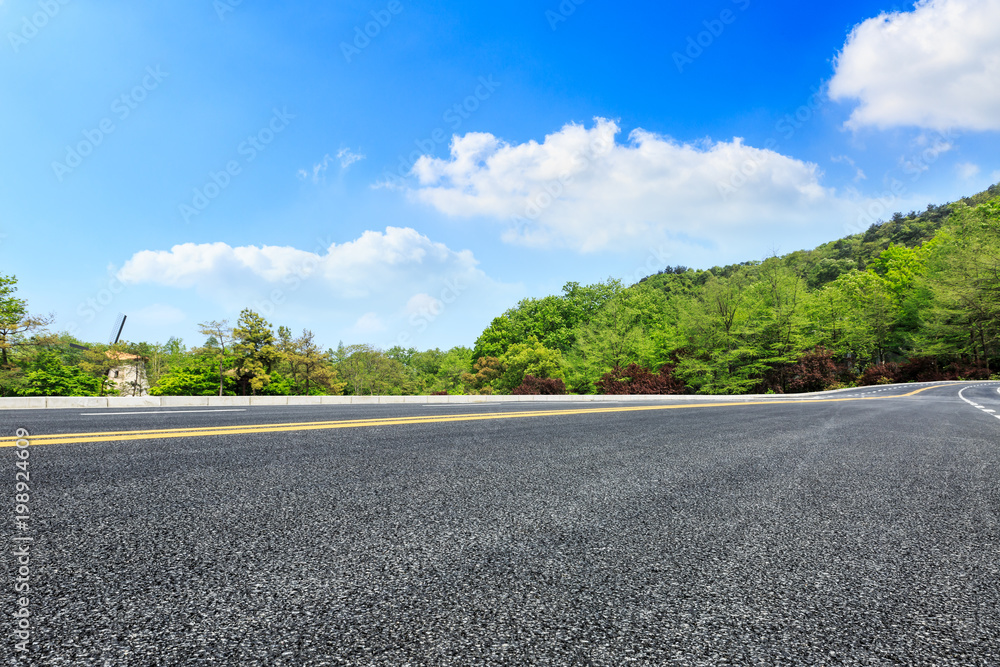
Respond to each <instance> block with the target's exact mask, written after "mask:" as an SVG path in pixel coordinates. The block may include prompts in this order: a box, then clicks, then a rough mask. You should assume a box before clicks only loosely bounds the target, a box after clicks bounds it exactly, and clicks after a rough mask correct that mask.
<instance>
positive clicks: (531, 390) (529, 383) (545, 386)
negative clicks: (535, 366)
mask: <svg viewBox="0 0 1000 667" xmlns="http://www.w3.org/2000/svg"><path fill="white" fill-rule="evenodd" d="M511 393H512V394H516V395H518V396H556V395H560V394H565V393H566V383H564V382H563V381H562V380H560V379H559V378H536V377H535V376H534V375H525V376H524V381H523V382H521V386H520V387H517V388H515V389H514V391H513V392H511Z"/></svg>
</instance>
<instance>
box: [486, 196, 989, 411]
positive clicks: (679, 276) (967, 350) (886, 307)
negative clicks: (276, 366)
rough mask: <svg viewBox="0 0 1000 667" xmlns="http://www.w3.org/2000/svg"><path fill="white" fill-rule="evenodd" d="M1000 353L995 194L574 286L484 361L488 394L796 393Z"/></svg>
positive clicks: (963, 366) (979, 363) (984, 367)
mask: <svg viewBox="0 0 1000 667" xmlns="http://www.w3.org/2000/svg"><path fill="white" fill-rule="evenodd" d="M998 346H1000V187H998V186H996V185H994V186H991V187H990V188H989V190H987V191H985V192H982V193H979V194H977V195H974V196H972V197H967V198H964V199H962V200H959V201H957V202H953V203H951V204H947V205H944V206H933V205H932V206H928V207H927V210H926V211H924V212H922V213H916V212H911V213H909V214H906V215H904V214H901V213H897V214H895V215H894V216H893V217H892V219H890V220H888V221H886V222H880V223H878V224H874V225H872V226H871V227H870V228H869V229H868V230H867V231H865V232H863V233H859V234H854V235H851V236H847V237H844V238H842V239H839V240H836V241H831V242H829V243H825V244H823V245H821V246H819V247H818V248H815V249H813V250H805V251H797V252H793V253H790V254H787V255H784V256H780V257H772V258H767V259H762V260H753V261H747V262H744V263H742V264H735V265H729V266H724V267H714V268H712V269H708V270H693V269H687V268H685V267H669V268H666V269H665V270H664V271H662V272H660V273H658V274H656V275H653V276H650V277H648V278H646V279H644V280H642V281H640V282H639V283H638V284H636V285H631V286H625V285H622V284H621V283H620V282H618V281H614V280H609V281H607V282H604V283H600V284H597V285H589V286H581V285H579V284H578V283H569V284H567V285H566V286H565V287H564V289H563V294H561V295H557V296H548V297H544V298H541V299H525V300H524V301H522V302H521V303H519V304H518V306H517V307H515V308H512V309H510V310H508V311H507V312H505V313H504V314H503V315H501V316H499V317H497V318H496V319H494V320H493V322H492V323H491V324H490V326H489V327H488V328H487V329H486V330H485V331H484V332H483V333H482V335H480V337H479V339H478V340H477V341H476V346H475V349H474V351H473V358H474V360H475V368H474V371H475V372H476V375H475V377H476V378H477V379H478V383H479V384H478V387H479V388H480V389H481V390H484V391H489V390H497V391H505V390H512V389H513V388H515V387H516V386H517V384H516V383H517V382H519V381H520V379H521V378H523V377H524V376H526V375H531V376H533V377H536V378H537V377H541V378H553V379H555V378H558V379H561V380H564V381H565V383H566V385H567V387H568V389H569V390H572V391H577V392H591V391H594V390H595V389H598V390H604V391H637V390H640V385H641V386H642V387H643V388H645V389H646V390H649V391H698V392H707V393H721V392H726V393H740V392H747V391H778V392H788V391H805V390H815V389H824V388H830V387H836V386H846V385H850V384H855V383H858V382H861V383H871V382H888V381H893V380H900V379H935V378H946V377H955V378H958V377H963V378H964V377H969V378H971V377H989V376H990V374H991V373H995V372H996V371H997V370H998V366H1000V358H998V357H1000V349H998ZM512 370H513V372H512ZM656 371H659V373H657V372H656Z"/></svg>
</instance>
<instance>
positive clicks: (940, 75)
mask: <svg viewBox="0 0 1000 667" xmlns="http://www.w3.org/2000/svg"><path fill="white" fill-rule="evenodd" d="M829 94H830V97H831V99H833V100H857V101H858V106H857V108H856V109H854V111H853V113H852V114H851V117H850V119H849V120H848V121H847V125H848V127H851V128H860V127H863V126H869V125H871V126H875V127H878V128H882V129H884V128H888V127H897V126H917V127H923V128H930V129H938V130H944V129H966V130H1000V3H998V2H996V0H921V1H920V2H918V3H917V4H916V5H915V6H914V8H913V10H912V11H910V12H890V13H883V14H880V15H879V16H878V17H876V18H873V19H868V20H867V21H865V22H864V23H861V24H860V25H858V26H856V27H855V28H854V30H852V31H851V34H850V36H849V37H848V39H847V43H846V44H845V45H844V48H843V51H841V53H840V54H839V55H838V56H837V59H836V64H835V74H834V77H833V79H832V80H831V81H830V87H829Z"/></svg>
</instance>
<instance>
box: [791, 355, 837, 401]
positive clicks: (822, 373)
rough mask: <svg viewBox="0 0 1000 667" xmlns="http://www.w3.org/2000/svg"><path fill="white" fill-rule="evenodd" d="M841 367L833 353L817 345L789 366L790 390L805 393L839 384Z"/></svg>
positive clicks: (824, 389)
mask: <svg viewBox="0 0 1000 667" xmlns="http://www.w3.org/2000/svg"><path fill="white" fill-rule="evenodd" d="M840 374H841V369H839V368H838V367H837V364H836V363H835V362H834V361H833V353H832V352H830V350H827V349H825V348H822V347H817V348H816V349H815V350H813V351H812V352H810V353H808V354H804V355H802V356H801V357H800V358H799V361H798V363H796V364H793V365H792V366H790V367H789V368H788V377H789V378H790V379H789V380H788V391H789V392H790V393H803V392H809V391H826V390H827V389H832V388H833V387H834V386H835V385H837V384H838V382H837V380H838V376H839V375H840Z"/></svg>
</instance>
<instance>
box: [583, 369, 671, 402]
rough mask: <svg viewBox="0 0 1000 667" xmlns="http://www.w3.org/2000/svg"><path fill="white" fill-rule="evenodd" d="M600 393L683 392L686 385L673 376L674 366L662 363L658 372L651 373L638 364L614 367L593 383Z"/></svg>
mask: <svg viewBox="0 0 1000 667" xmlns="http://www.w3.org/2000/svg"><path fill="white" fill-rule="evenodd" d="M594 384H595V385H597V389H598V391H599V392H600V393H602V394H612V395H621V394H683V393H685V392H686V391H687V387H686V386H685V384H684V383H683V382H681V381H680V380H678V379H677V378H675V377H674V367H673V366H671V365H670V364H664V365H663V366H661V367H660V372H659V373H658V374H657V373H651V372H650V371H649V370H648V369H646V368H643V367H642V366H640V365H638V364H629V365H628V366H626V367H625V368H614V369H612V371H611V372H610V373H605V374H604V375H602V376H601V379H600V380H598V381H597V382H595V383H594Z"/></svg>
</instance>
